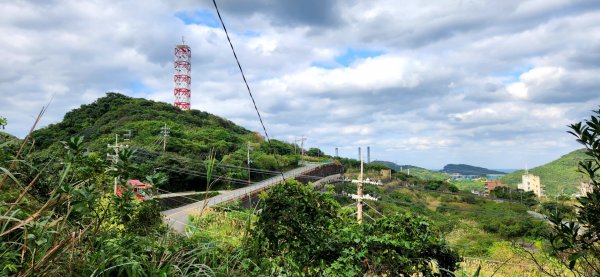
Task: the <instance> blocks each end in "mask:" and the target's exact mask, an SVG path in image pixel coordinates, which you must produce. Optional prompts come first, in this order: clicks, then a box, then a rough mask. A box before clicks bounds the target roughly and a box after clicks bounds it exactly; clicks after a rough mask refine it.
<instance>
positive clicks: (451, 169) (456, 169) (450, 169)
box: [441, 164, 506, 176]
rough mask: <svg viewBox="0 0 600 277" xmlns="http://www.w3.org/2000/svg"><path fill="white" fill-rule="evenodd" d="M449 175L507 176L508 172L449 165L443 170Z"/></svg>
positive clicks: (464, 165) (466, 165) (465, 165)
mask: <svg viewBox="0 0 600 277" xmlns="http://www.w3.org/2000/svg"><path fill="white" fill-rule="evenodd" d="M441 171H442V172H445V173H448V174H455V173H458V174H462V175H478V176H485V175H488V174H506V172H501V171H496V170H491V169H487V168H483V167H478V166H472V165H468V164H447V165H445V166H444V168H443V169H442V170H441Z"/></svg>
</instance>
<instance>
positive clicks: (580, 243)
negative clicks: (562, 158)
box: [546, 108, 600, 276]
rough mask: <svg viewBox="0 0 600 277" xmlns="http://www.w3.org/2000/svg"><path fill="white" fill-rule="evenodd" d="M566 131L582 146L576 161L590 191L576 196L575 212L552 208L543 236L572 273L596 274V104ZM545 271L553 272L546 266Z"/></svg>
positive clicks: (599, 260)
mask: <svg viewBox="0 0 600 277" xmlns="http://www.w3.org/2000/svg"><path fill="white" fill-rule="evenodd" d="M569 128H570V129H571V131H569V133H570V134H572V135H573V136H575V137H576V139H577V142H579V143H581V144H582V145H583V146H584V147H585V150H584V151H585V154H586V156H587V157H586V158H585V159H583V160H582V161H580V162H579V163H578V166H579V168H578V169H579V171H580V172H582V173H583V174H585V176H586V178H587V179H588V180H589V182H590V184H591V185H592V188H593V191H592V192H588V193H587V195H584V196H582V197H579V198H578V199H577V202H578V205H577V208H578V210H577V213H576V214H575V215H574V216H573V214H572V213H569V212H568V211H564V210H559V209H558V207H556V208H555V212H554V213H552V214H551V216H550V217H549V220H550V222H552V227H553V228H552V232H550V233H549V234H548V236H547V239H548V240H549V241H550V242H551V244H552V250H553V255H554V256H556V257H558V258H559V260H560V262H561V263H562V264H563V265H565V266H567V267H568V268H569V270H571V272H572V273H573V274H574V275H582V276H598V275H600V174H599V173H598V170H599V169H600V108H599V109H598V110H596V111H594V114H593V115H592V116H591V117H590V119H588V120H585V121H583V122H578V123H574V124H571V125H570V126H569ZM546 273H548V274H555V272H553V271H551V270H547V271H546Z"/></svg>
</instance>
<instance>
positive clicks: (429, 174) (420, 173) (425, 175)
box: [371, 161, 449, 181]
mask: <svg viewBox="0 0 600 277" xmlns="http://www.w3.org/2000/svg"><path fill="white" fill-rule="evenodd" d="M371 163H374V164H382V165H385V166H387V167H389V168H390V169H392V170H395V171H398V172H400V171H402V172H403V173H406V174H410V175H413V176H417V177H419V178H421V179H424V180H438V181H444V180H447V179H448V178H449V176H448V174H446V173H443V172H439V171H435V170H429V169H426V168H422V167H418V166H414V165H399V164H396V163H393V162H389V161H372V162H371Z"/></svg>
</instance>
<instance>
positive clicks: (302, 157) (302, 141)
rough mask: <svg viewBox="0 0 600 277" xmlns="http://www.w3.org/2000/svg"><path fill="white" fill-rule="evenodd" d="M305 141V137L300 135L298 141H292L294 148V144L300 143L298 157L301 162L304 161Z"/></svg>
mask: <svg viewBox="0 0 600 277" xmlns="http://www.w3.org/2000/svg"><path fill="white" fill-rule="evenodd" d="M305 140H306V137H305V136H304V135H302V137H300V139H296V140H294V147H296V144H295V142H296V141H300V157H301V160H302V161H304V141H305ZM294 152H295V151H294Z"/></svg>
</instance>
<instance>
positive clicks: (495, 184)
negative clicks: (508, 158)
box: [485, 180, 508, 195]
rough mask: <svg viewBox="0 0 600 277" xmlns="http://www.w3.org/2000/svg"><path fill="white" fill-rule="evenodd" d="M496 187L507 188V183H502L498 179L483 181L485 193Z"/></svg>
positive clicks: (488, 193)
mask: <svg viewBox="0 0 600 277" xmlns="http://www.w3.org/2000/svg"><path fill="white" fill-rule="evenodd" d="M497 187H504V188H508V185H506V184H502V182H500V180H488V181H486V182H485V193H486V194H487V195H490V193H491V192H492V190H494V189H495V188H497Z"/></svg>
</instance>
